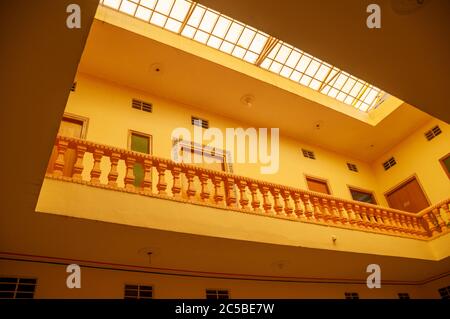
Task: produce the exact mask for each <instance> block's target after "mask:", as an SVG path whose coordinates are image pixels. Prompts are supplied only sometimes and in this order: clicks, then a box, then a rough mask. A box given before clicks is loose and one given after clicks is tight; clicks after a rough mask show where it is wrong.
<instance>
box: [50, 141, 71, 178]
mask: <svg viewBox="0 0 450 319" xmlns="http://www.w3.org/2000/svg"><path fill="white" fill-rule="evenodd" d="M68 146H69V142H67V141H63V140H61V139H58V140H57V142H56V149H57V152H58V154H57V157H56V160H55V163H53V176H62V175H63V172H64V166H65V160H64V156H65V154H66V150H67V147H68Z"/></svg>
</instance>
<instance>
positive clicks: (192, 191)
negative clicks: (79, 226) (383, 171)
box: [46, 136, 450, 240]
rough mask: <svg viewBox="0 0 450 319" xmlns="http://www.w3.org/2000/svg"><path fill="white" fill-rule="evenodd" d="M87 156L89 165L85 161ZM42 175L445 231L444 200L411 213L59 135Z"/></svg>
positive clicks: (199, 200) (291, 213)
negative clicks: (69, 154)
mask: <svg viewBox="0 0 450 319" xmlns="http://www.w3.org/2000/svg"><path fill="white" fill-rule="evenodd" d="M69 149H70V150H73V154H72V156H73V157H74V158H72V160H71V161H66V160H65V157H66V152H67V150H69ZM87 156H90V158H91V161H90V162H91V165H86V164H87V163H86V157H87ZM66 162H67V163H66ZM68 163H69V164H70V163H72V164H71V165H72V167H71V168H70V169H68V168H67V167H66V165H68ZM105 165H106V166H108V167H107V169H104V167H105ZM135 165H142V169H143V172H144V173H143V178H142V181H141V183H140V185H136V184H137V182H136V181H137V180H136V177H135V176H134V168H135ZM119 166H121V169H122V173H120V172H119ZM67 172H70V174H69V173H67ZM46 177H49V178H54V179H62V180H66V181H72V182H77V183H84V184H88V185H91V186H96V187H103V188H108V189H114V190H120V191H126V192H132V193H139V194H142V195H146V196H153V197H160V198H165V199H172V200H177V201H184V202H191V203H195V204H199V205H207V206H212V207H219V208H222V209H228V210H233V211H239V212H245V213H253V214H257V215H262V216H270V217H274V218H285V219H289V220H293V221H299V222H307V223H315V224H322V225H329V226H334V227H341V228H350V229H355V230H361V231H368V232H375V233H383V234H391V235H395V236H403V237H410V238H417V239H423V240H428V239H430V238H434V237H436V236H439V235H441V234H444V233H448V232H450V211H449V203H450V199H447V200H444V201H442V202H440V203H437V204H435V205H432V206H430V207H428V208H426V209H424V210H422V211H421V212H419V213H417V214H412V213H408V212H404V211H400V210H396V209H391V208H386V207H382V206H376V205H372V204H368V203H362V202H356V201H352V200H346V199H341V198H337V197H333V196H330V195H326V194H321V193H316V192H311V191H306V190H301V189H297V188H294V187H288V186H284V185H279V184H274V183H268V182H264V181H259V180H256V179H253V178H248V177H243V176H238V175H234V174H230V173H226V172H221V171H214V170H208V169H205V168H201V167H197V166H195V165H189V164H182V163H176V162H173V161H171V160H168V159H164V158H159V157H156V156H152V155H148V154H142V153H137V152H133V151H129V150H124V149H119V148H116V147H111V146H106V145H102V144H98V143H93V142H89V141H86V140H80V139H76V138H69V137H63V136H58V137H57V138H56V142H55V152H54V158H53V161H51V163H50V165H49V168H48V171H47V174H46ZM152 181H156V183H154V182H152Z"/></svg>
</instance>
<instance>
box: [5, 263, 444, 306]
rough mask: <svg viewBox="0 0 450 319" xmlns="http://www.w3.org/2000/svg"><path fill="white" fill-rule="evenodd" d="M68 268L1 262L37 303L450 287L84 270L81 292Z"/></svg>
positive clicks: (384, 293) (426, 294)
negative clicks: (138, 293)
mask: <svg viewBox="0 0 450 319" xmlns="http://www.w3.org/2000/svg"><path fill="white" fill-rule="evenodd" d="M65 268H66V265H54V264H46V263H43V264H42V263H28V262H17V261H0V274H1V275H2V276H8V275H9V276H12V277H18V276H19V277H26V278H37V288H36V292H35V298H112V299H116V298H117V299H122V298H123V293H124V285H125V284H142V285H151V286H153V291H154V298H155V299H163V298H173V299H177V298H180V299H205V290H206V289H207V288H210V289H228V290H229V294H230V298H231V299H238V298H256V299H264V298H285V299H288V298H332V299H344V293H345V292H357V293H359V297H360V298H361V299H372V298H388V299H398V295H397V294H398V293H409V295H410V297H411V298H412V299H415V298H433V299H438V298H440V296H439V293H438V289H439V288H442V287H446V286H447V285H448V280H449V278H448V277H447V278H443V279H441V280H436V281H433V282H431V283H428V284H425V285H387V284H386V285H383V284H382V286H381V288H380V289H369V288H367V286H366V285H365V284H332V283H327V284H323V283H298V282H295V283H294V282H287V283H286V282H276V281H275V282H267V281H254V280H232V279H213V278H193V277H186V276H168V275H155V274H145V273H137V272H131V271H117V270H116V271H113V270H104V269H90V268H84V267H81V288H80V289H68V288H67V287H66V284H65V282H66V278H67V275H68V273H66V271H65Z"/></svg>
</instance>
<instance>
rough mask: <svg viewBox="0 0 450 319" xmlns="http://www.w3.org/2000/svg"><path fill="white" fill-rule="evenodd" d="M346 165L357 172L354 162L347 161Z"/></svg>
mask: <svg viewBox="0 0 450 319" xmlns="http://www.w3.org/2000/svg"><path fill="white" fill-rule="evenodd" d="M347 167H348V169H349V170H351V171H353V172H357V171H358V167H357V166H356V164H352V163H347Z"/></svg>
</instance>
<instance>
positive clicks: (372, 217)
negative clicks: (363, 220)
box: [367, 207, 380, 230]
mask: <svg viewBox="0 0 450 319" xmlns="http://www.w3.org/2000/svg"><path fill="white" fill-rule="evenodd" d="M374 214H375V211H374V209H373V208H372V207H369V209H368V210H367V219H368V221H369V225H370V227H371V228H372V229H374V230H380V227H379V226H378V223H377V219H376V218H375V215H374Z"/></svg>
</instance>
